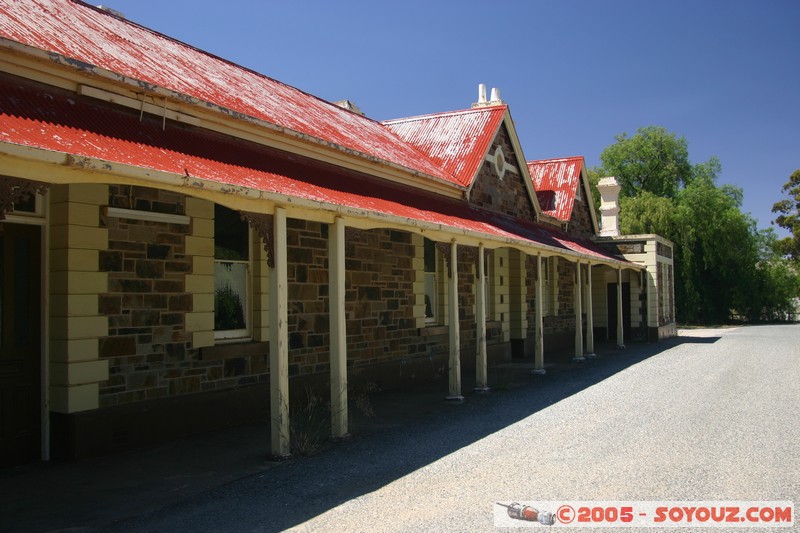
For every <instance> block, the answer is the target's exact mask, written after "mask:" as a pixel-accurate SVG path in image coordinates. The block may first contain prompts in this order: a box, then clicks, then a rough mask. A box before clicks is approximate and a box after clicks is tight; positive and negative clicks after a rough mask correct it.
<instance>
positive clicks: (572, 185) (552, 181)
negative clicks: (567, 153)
mask: <svg viewBox="0 0 800 533" xmlns="http://www.w3.org/2000/svg"><path fill="white" fill-rule="evenodd" d="M583 165H584V162H583V157H581V156H579V157H567V158H562V159H540V160H538V161H528V171H529V172H530V174H531V179H533V188H534V189H535V190H536V198H537V199H538V200H539V206H540V207H541V208H542V212H544V213H546V214H548V215H550V216H553V217H556V218H557V219H559V220H563V221H564V222H569V220H570V218H571V217H572V208H573V206H574V205H575V194H576V193H577V191H578V187H579V186H581V169H582V168H583Z"/></svg>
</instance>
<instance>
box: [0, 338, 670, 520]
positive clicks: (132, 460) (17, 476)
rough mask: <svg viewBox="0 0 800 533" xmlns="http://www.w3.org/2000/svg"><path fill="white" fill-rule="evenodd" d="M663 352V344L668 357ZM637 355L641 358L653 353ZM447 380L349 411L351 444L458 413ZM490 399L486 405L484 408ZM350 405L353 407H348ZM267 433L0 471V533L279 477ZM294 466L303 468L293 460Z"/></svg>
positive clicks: (610, 354)
mask: <svg viewBox="0 0 800 533" xmlns="http://www.w3.org/2000/svg"><path fill="white" fill-rule="evenodd" d="M668 345H669V343H664V348H666V347H667V346H668ZM638 346H639V347H640V348H637V345H633V346H632V347H629V350H634V351H639V350H640V349H643V348H644V347H649V349H648V351H653V350H654V348H653V347H654V346H659V345H645V344H641V345H638ZM619 353H620V352H619V351H618V350H617V349H616V348H615V347H614V346H613V345H600V346H598V349H597V354H598V358H597V359H596V360H589V361H587V362H586V363H578V364H561V365H550V366H548V373H549V374H548V376H555V375H558V374H561V373H564V372H569V371H570V370H571V369H573V368H574V367H576V366H587V365H603V364H604V361H608V360H609V359H612V358H614V355H615V354H619ZM532 368H533V361H532V360H531V359H515V360H511V361H508V362H504V363H502V364H499V365H497V366H493V367H490V369H489V382H490V383H489V384H490V386H491V388H492V390H493V392H492V393H490V394H489V395H483V397H482V398H481V399H480V400H478V398H477V397H476V393H473V392H472V386H473V384H474V382H475V377H474V375H468V374H467V373H464V375H463V377H462V384H463V392H464V396H465V402H467V403H468V402H472V401H491V395H492V394H503V393H504V392H506V391H509V390H512V389H514V388H517V387H535V386H536V383H537V381H538V380H542V379H548V376H534V375H531V373H530V370H531V369H532ZM447 385H448V384H447V378H446V377H443V378H441V379H439V380H436V381H431V382H428V383H425V384H422V385H420V386H417V387H415V388H413V389H407V390H398V391H381V392H376V393H373V394H371V395H370V396H369V403H370V405H371V407H372V410H373V411H374V416H371V417H367V416H365V414H364V412H363V411H362V410H359V409H357V408H352V407H351V415H350V431H351V434H352V436H353V439H362V438H368V437H369V435H370V434H373V433H375V432H382V431H392V430H400V431H403V430H405V429H406V428H408V429H412V428H413V427H414V426H413V424H414V421H415V420H418V419H420V418H421V417H425V416H428V415H432V414H434V413H438V412H441V411H443V410H448V409H459V404H458V403H452V402H447V401H445V396H446V395H447V388H448V386H447ZM486 396H488V398H486ZM351 403H352V402H351ZM269 443H270V435H269V427H268V424H267V423H266V422H265V423H260V424H252V425H244V426H239V427H233V428H228V429H225V430H221V431H217V432H213V433H207V434H202V435H196V436H193V437H188V438H183V439H179V440H175V441H172V442H169V443H166V444H162V445H158V446H153V447H148V448H142V449H137V450H132V451H128V452H124V453H119V454H114V455H109V456H104V457H98V458H92V459H85V460H81V461H77V462H72V463H58V462H51V463H44V462H42V463H37V464H32V465H26V466H20V467H15V468H9V469H4V470H0V493H2V494H3V495H4V497H3V498H2V499H0V516H1V517H2V519H0V529H2V530H4V531H52V530H63V529H72V530H75V529H76V528H77V529H79V530H80V529H86V530H92V529H102V528H103V527H104V526H108V525H110V524H112V523H114V522H117V521H119V520H123V519H126V518H129V517H134V516H138V515H142V514H145V513H150V512H154V511H157V510H159V509H161V508H164V507H167V506H170V505H173V504H176V503H178V502H180V501H182V500H186V499H188V498H192V497H193V496H196V495H199V494H201V493H203V492H204V491H207V490H210V489H212V488H214V487H218V486H221V485H225V484H228V483H230V482H232V481H234V480H237V479H242V478H245V477H248V476H252V475H256V474H260V473H263V472H265V471H268V470H269V469H271V468H275V467H278V466H279V465H280V463H274V462H271V461H269V459H268V456H269V451H270V450H269ZM337 446H347V442H342V443H334V442H327V443H324V444H323V445H322V446H321V449H320V451H319V452H318V453H335V451H336V447H337ZM291 460H292V461H295V460H297V461H302V460H303V458H302V457H295V458H293V459H291Z"/></svg>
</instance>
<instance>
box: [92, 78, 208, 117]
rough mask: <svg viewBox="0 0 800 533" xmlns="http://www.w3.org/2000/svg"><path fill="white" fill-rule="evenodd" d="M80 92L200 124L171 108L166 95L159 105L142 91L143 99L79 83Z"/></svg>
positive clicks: (151, 112) (132, 107)
mask: <svg viewBox="0 0 800 533" xmlns="http://www.w3.org/2000/svg"><path fill="white" fill-rule="evenodd" d="M78 94H80V95H82V96H89V97H91V98H96V99H98V100H102V101H103V102H109V103H112V104H117V105H121V106H125V107H130V108H131V109H135V110H137V111H141V112H146V113H149V114H151V115H156V116H158V117H164V118H168V119H170V120H174V121H176V122H182V123H184V124H191V125H192V126H199V125H200V119H199V118H197V117H193V116H191V115H186V114H184V113H179V112H177V111H174V110H173V109H172V108H171V107H172V106H168V105H167V102H166V97H164V102H163V106H159V105H155V104H153V103H147V102H146V101H145V98H147V96H146V95H145V94H144V93H140V94H141V99H139V98H138V96H139V94H137V95H136V96H137V98H136V99H134V98H129V97H127V96H122V95H121V94H117V93H113V92H110V91H104V90H102V89H97V88H95V87H91V86H89V85H78ZM150 98H151V99H152V98H153V97H152V96H151V97H150ZM153 102H155V100H153Z"/></svg>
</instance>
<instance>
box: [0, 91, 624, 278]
mask: <svg viewBox="0 0 800 533" xmlns="http://www.w3.org/2000/svg"><path fill="white" fill-rule="evenodd" d="M178 128H180V132H179V134H176V130H177V129H178ZM0 142H3V143H8V144H14V145H19V146H28V147H33V148H38V149H44V150H49V151H53V152H57V153H64V154H65V161H67V160H72V161H73V162H74V163H73V164H82V163H78V162H83V163H85V162H86V158H90V159H95V160H98V161H99V162H101V163H114V164H124V165H130V166H134V167H139V168H143V169H149V170H153V171H160V172H166V173H170V174H172V175H173V176H180V177H181V178H183V179H184V182H185V183H186V184H187V185H188V186H194V185H192V184H193V183H198V184H199V185H200V186H203V181H205V182H216V183H219V184H221V186H224V187H230V188H231V190H232V191H239V190H243V189H244V188H246V189H250V190H253V191H261V192H264V193H273V194H278V195H285V196H287V197H292V198H300V199H304V200H308V201H312V202H319V203H320V205H321V206H322V205H327V206H329V208H334V207H335V206H342V207H345V208H352V209H354V210H359V211H364V212H367V214H368V215H369V216H371V217H376V218H380V217H386V216H393V217H399V218H402V219H404V220H408V221H409V223H421V222H423V223H430V224H435V225H440V226H442V227H443V228H445V229H447V230H449V231H453V230H462V231H466V232H473V233H477V234H483V235H486V236H487V237H491V238H510V239H516V240H518V241H520V242H522V243H523V244H524V243H529V244H531V245H544V246H549V247H552V248H554V249H557V250H562V251H571V252H578V253H581V254H583V255H584V256H585V257H584V258H585V259H592V258H593V259H596V260H603V261H610V262H621V261H618V260H617V259H616V258H614V257H613V256H611V255H609V254H608V253H607V252H604V251H603V250H601V249H599V248H598V247H596V246H595V245H594V244H593V243H592V242H591V241H589V240H586V239H576V238H572V237H569V236H568V235H567V234H566V233H563V232H561V231H557V230H551V229H547V228H544V227H541V226H538V225H536V224H535V223H531V222H526V221H521V220H518V219H513V218H510V217H507V216H504V215H498V214H495V213H490V212H488V211H485V210H482V209H479V208H475V207H473V206H471V205H469V203H468V202H467V201H466V200H456V199H450V198H445V197H442V196H437V195H433V194H430V193H426V192H424V191H421V190H418V189H413V188H411V187H406V186H401V185H398V184H392V183H390V182H387V181H385V180H381V179H378V178H374V177H371V176H367V175H363V174H357V173H355V172H349V171H346V170H344V169H342V168H339V167H334V166H331V165H323V164H322V163H320V162H315V161H312V160H309V159H305V158H301V157H299V156H297V155H294V154H288V153H285V152H280V151H277V150H273V149H269V148H267V147H265V146H262V145H258V144H255V143H250V142H248V141H244V140H241V139H235V138H232V137H227V136H224V135H221V134H217V133H214V132H211V131H208V130H203V129H201V128H196V127H193V126H179V125H174V126H173V127H171V128H167V130H163V129H162V127H161V120H160V119H158V118H148V117H147V116H146V115H145V117H144V119H143V120H140V119H139V114H138V113H136V112H135V111H133V110H127V109H113V108H111V107H110V106H107V105H104V104H103V103H101V102H98V101H96V100H93V99H90V98H86V97H76V96H75V95H74V94H73V93H68V92H66V91H60V90H58V89H55V88H44V87H43V86H39V85H33V84H27V83H23V82H11V81H9V80H7V79H6V80H3V79H0ZM199 180H203V181H199ZM621 263H626V262H624V261H622V262H621Z"/></svg>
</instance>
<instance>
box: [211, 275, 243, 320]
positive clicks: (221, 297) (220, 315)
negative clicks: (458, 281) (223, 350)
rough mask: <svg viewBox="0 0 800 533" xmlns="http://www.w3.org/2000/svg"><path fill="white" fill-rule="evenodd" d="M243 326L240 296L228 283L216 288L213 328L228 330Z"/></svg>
mask: <svg viewBox="0 0 800 533" xmlns="http://www.w3.org/2000/svg"><path fill="white" fill-rule="evenodd" d="M244 327H245V322H244V306H243V305H242V299H241V297H240V296H239V295H238V294H237V293H236V291H234V290H233V289H232V288H231V286H230V285H227V284H226V285H225V286H224V287H222V288H220V289H217V290H216V292H215V301H214V329H215V330H218V331H228V330H232V329H242V328H244Z"/></svg>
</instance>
